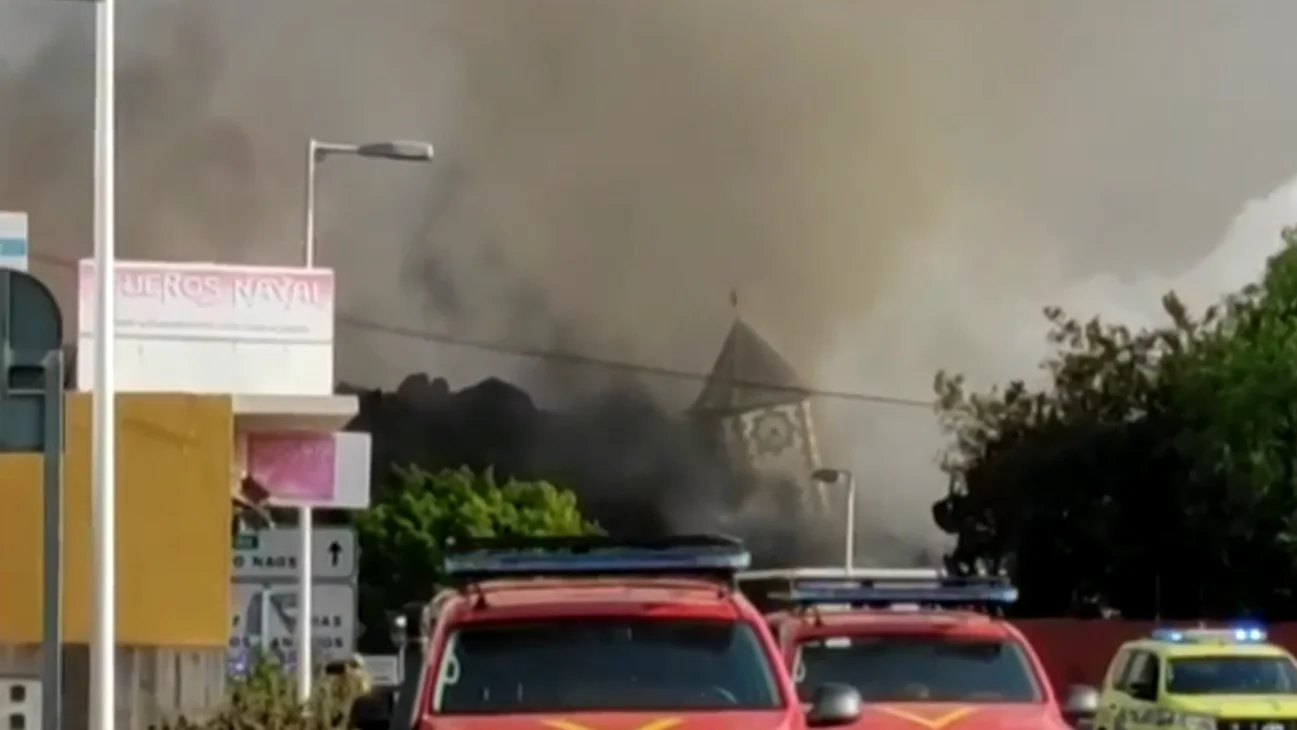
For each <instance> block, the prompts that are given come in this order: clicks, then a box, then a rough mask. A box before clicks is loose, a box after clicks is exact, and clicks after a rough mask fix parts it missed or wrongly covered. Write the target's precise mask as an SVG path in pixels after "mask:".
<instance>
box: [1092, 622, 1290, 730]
mask: <svg viewBox="0 0 1297 730" xmlns="http://www.w3.org/2000/svg"><path fill="white" fill-rule="evenodd" d="M1094 727H1095V730H1150V729H1152V728H1177V729H1179V730H1297V662H1294V660H1293V656H1292V655H1291V654H1289V653H1288V651H1287V650H1285V649H1284V648H1283V647H1281V646H1277V645H1275V644H1271V643H1269V642H1268V641H1267V640H1266V634H1265V631H1264V630H1262V629H1261V628H1259V627H1256V626H1238V627H1231V628H1224V629H1158V630H1156V631H1154V632H1153V633H1152V635H1150V636H1149V637H1148V638H1145V639H1139V640H1136V641H1128V642H1126V643H1125V644H1123V645H1122V646H1121V648H1120V649H1118V650H1117V653H1116V655H1114V656H1113V659H1112V663H1111V664H1110V665H1109V666H1108V673H1107V675H1106V676H1105V677H1104V681H1103V690H1102V694H1101V696H1100V698H1099V707H1098V712H1097V714H1096V716H1095V721H1094Z"/></svg>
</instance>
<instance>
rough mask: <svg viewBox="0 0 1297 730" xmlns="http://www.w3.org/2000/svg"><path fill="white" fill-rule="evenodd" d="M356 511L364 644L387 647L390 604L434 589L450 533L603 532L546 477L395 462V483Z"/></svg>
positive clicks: (414, 598)
mask: <svg viewBox="0 0 1297 730" xmlns="http://www.w3.org/2000/svg"><path fill="white" fill-rule="evenodd" d="M381 494H382V496H381V498H380V499H379V500H378V501H377V502H376V503H375V504H374V505H373V506H371V507H370V508H369V509H367V510H365V511H364V512H361V513H359V514H358V515H357V516H356V532H357V536H358V539H359V541H360V551H361V553H360V574H361V578H362V580H361V585H360V617H361V622H362V623H363V624H364V625H365V626H366V627H367V631H366V632H365V635H364V636H363V637H362V646H363V647H364V648H365V649H367V650H370V651H373V650H382V649H384V648H387V646H388V639H387V631H386V630H385V627H386V612H387V611H394V610H398V609H400V608H401V607H402V606H403V605H405V604H406V603H408V602H411V601H420V600H425V599H429V598H431V597H432V594H433V592H434V591H435V590H436V586H437V584H438V583H439V581H440V577H441V568H442V548H443V547H444V546H445V544H446V541H447V540H448V539H450V538H467V537H496V536H501V537H503V536H551V535H578V534H589V533H592V532H597V531H598V527H597V526H596V525H594V524H593V523H591V522H588V521H586V520H585V519H584V518H582V516H581V513H580V511H579V510H578V509H577V503H576V496H575V495H574V494H572V492H570V491H567V490H563V489H559V488H557V487H555V486H554V485H553V484H550V483H548V482H520V481H513V480H511V481H508V482H504V483H499V482H497V480H496V478H495V475H494V474H493V473H492V472H491V471H489V470H488V471H487V472H486V473H484V474H475V473H474V472H473V471H471V470H470V469H468V468H461V469H446V470H443V471H440V472H437V473H430V472H426V471H423V470H422V469H418V468H410V469H397V470H396V471H395V473H394V483H393V484H392V486H390V487H388V488H387V489H385V490H383V491H382V492H381Z"/></svg>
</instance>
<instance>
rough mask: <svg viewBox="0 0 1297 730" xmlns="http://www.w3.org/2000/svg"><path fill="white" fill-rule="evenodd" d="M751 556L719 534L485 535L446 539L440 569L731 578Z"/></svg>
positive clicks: (480, 573)
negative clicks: (617, 536)
mask: <svg viewBox="0 0 1297 730" xmlns="http://www.w3.org/2000/svg"><path fill="white" fill-rule="evenodd" d="M751 562H752V556H751V554H750V553H749V552H748V550H747V548H745V547H744V546H743V543H742V542H741V541H739V540H737V539H735V538H732V537H728V536H724V535H685V536H679V537H671V538H664V539H661V540H618V539H613V538H608V537H560V538H523V539H519V538H503V539H497V538H487V539H476V540H470V541H466V542H463V543H456V544H452V545H449V546H448V547H447V549H446V555H445V559H444V569H445V573H446V575H447V577H449V578H450V579H451V580H452V581H456V582H459V583H467V582H473V581H479V580H488V579H492V578H510V577H513V578H521V577H528V578H535V577H546V576H605V575H606V576H615V575H663V574H670V575H696V576H707V577H718V578H725V579H733V577H734V576H735V575H736V574H737V573H738V572H739V571H742V570H744V569H746V568H747V567H748V565H749V564H751Z"/></svg>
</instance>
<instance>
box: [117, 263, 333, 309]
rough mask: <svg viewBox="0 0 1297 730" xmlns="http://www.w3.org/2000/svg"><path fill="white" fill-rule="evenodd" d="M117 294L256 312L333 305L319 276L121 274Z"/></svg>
mask: <svg viewBox="0 0 1297 730" xmlns="http://www.w3.org/2000/svg"><path fill="white" fill-rule="evenodd" d="M117 284H118V292H119V295H120V296H122V297H126V298H128V299H149V300H153V301H154V302H156V303H158V304H169V303H172V302H187V303H190V304H193V305H197V306H200V307H220V306H227V307H228V306H233V307H237V308H241V309H257V308H261V307H264V306H267V305H270V306H274V307H279V308H283V309H293V308H297V307H311V308H323V307H327V306H328V305H329V304H330V303H331V302H332V301H333V285H332V282H330V281H328V280H327V279H325V278H323V277H320V276H313V275H305V276H303V275H299V274H276V273H262V272H256V271H249V272H229V273H224V272H223V273H204V272H202V271H156V270H147V269H145V270H139V271H129V270H128V271H123V272H120V273H119V274H118V276H117Z"/></svg>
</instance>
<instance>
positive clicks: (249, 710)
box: [154, 658, 364, 730]
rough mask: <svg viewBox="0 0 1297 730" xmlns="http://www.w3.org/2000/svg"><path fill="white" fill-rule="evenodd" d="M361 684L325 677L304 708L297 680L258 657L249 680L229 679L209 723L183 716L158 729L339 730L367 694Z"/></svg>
mask: <svg viewBox="0 0 1297 730" xmlns="http://www.w3.org/2000/svg"><path fill="white" fill-rule="evenodd" d="M362 684H363V682H362V681H360V680H359V679H358V678H357V677H355V676H353V675H349V674H341V675H321V676H319V677H317V678H316V680H315V685H314V687H315V692H314V693H312V696H311V699H310V701H309V702H308V703H306V704H305V705H303V704H301V703H300V702H298V700H297V691H296V688H295V686H294V685H295V681H294V679H293V677H292V676H290V675H289V674H287V673H286V672H284V670H283V669H282V668H281V667H280V666H279V665H277V664H275V663H274V662H271V661H267V660H265V659H261V658H259V659H257V660H256V661H254V662H253V664H252V666H251V667H250V668H249V670H248V673H247V675H246V676H244V677H241V678H237V679H232V680H230V684H229V687H228V688H227V699H226V701H225V704H224V705H223V706H222V707H221V708H220V709H219V710H218V711H217V712H216V714H215V715H214V716H212V717H211V718H210V719H208V720H206V721H205V722H195V721H192V720H190V719H188V718H185V717H180V718H177V719H176V720H174V721H171V722H165V723H163V724H161V725H156V726H154V730H340V729H342V728H347V727H348V716H349V714H350V709H351V704H352V702H353V701H354V700H355V698H356V697H357V696H358V695H359V694H361V693H362V692H363V691H364V690H363V687H362V686H361V685H362Z"/></svg>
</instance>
